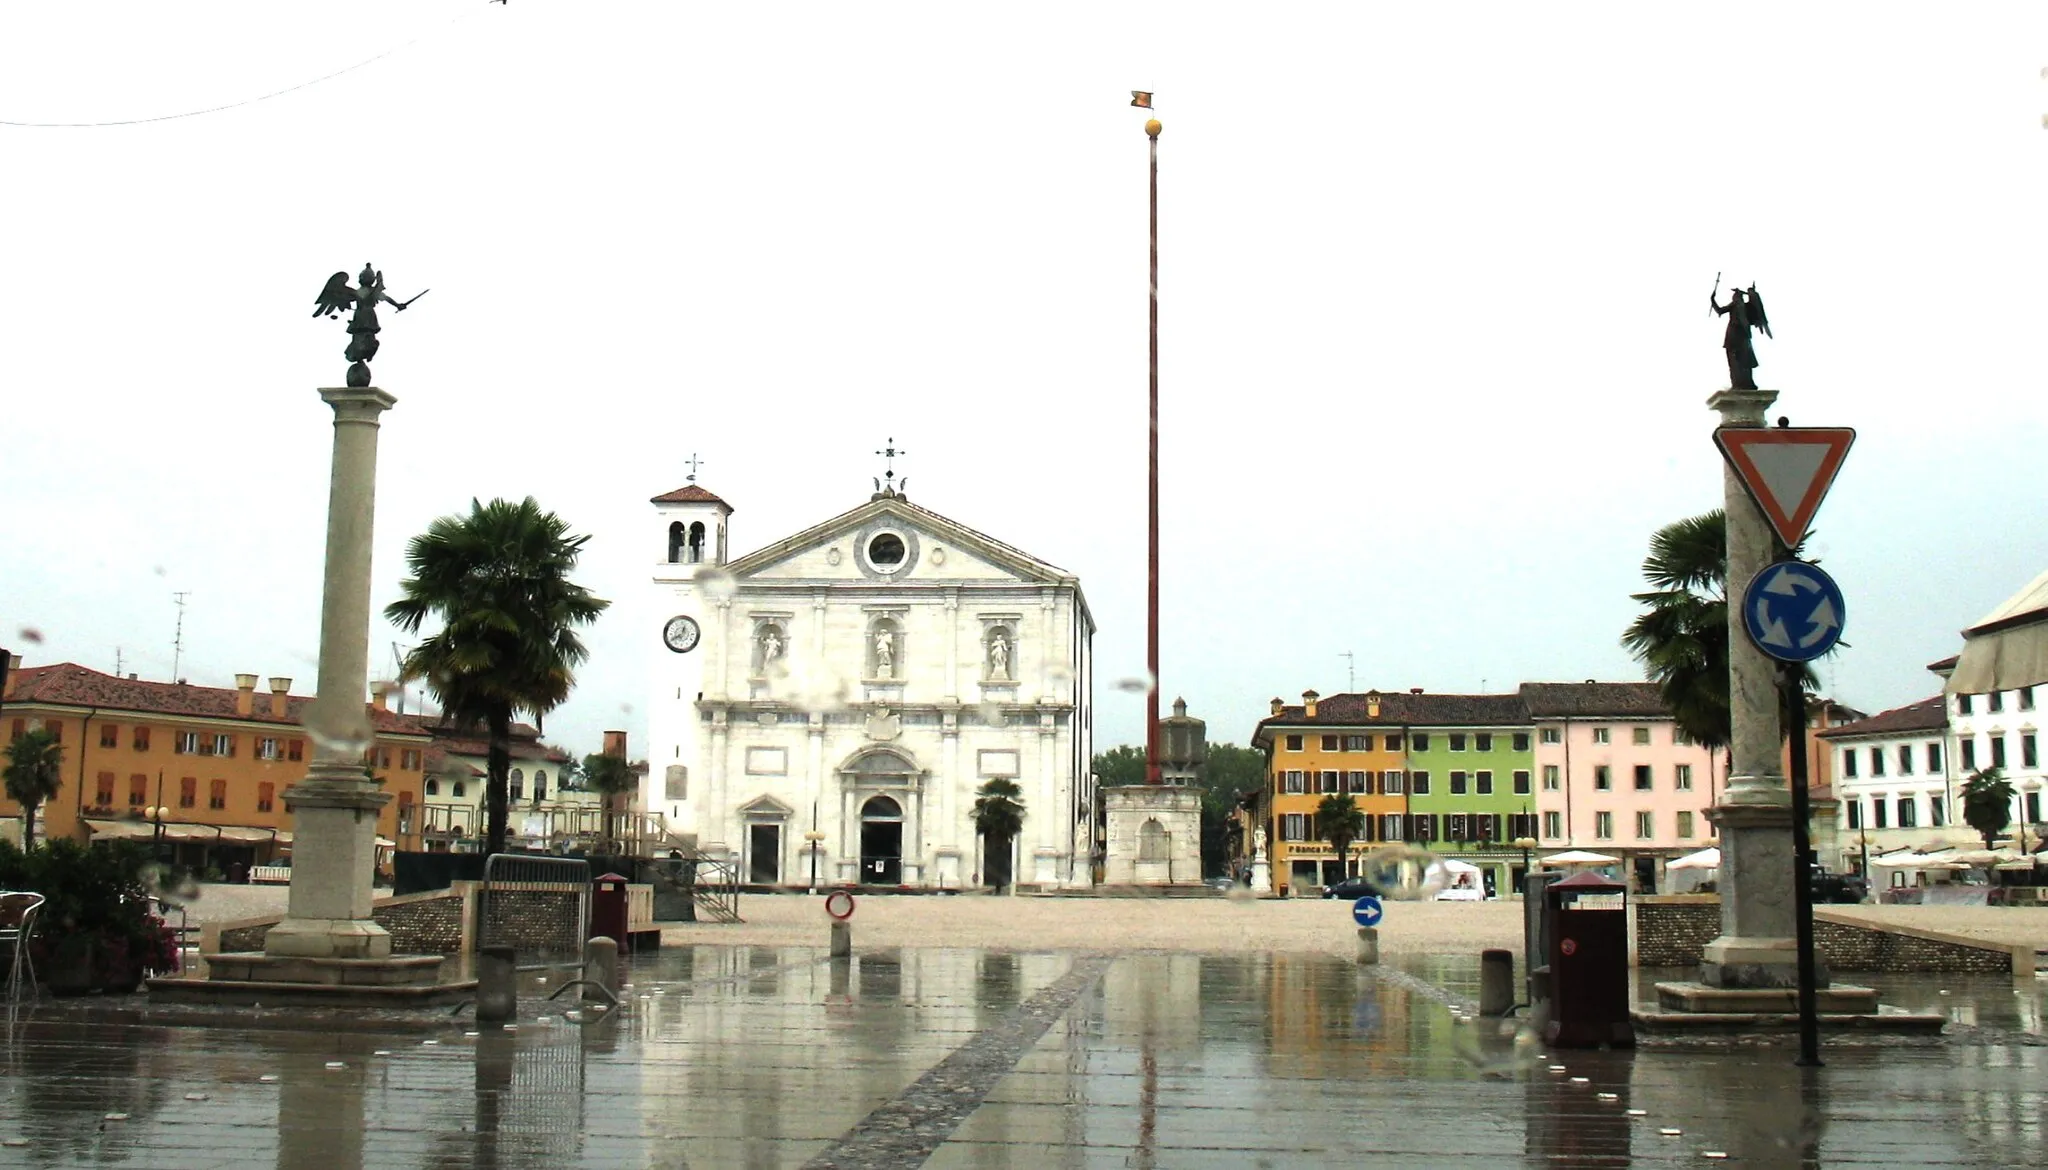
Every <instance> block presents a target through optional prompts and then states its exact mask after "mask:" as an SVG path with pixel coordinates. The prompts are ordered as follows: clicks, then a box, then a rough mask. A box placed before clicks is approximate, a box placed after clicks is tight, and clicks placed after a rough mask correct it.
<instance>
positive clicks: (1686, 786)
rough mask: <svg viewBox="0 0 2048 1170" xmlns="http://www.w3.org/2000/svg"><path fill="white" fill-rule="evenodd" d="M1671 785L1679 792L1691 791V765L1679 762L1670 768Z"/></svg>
mask: <svg viewBox="0 0 2048 1170" xmlns="http://www.w3.org/2000/svg"><path fill="white" fill-rule="evenodd" d="M1671 786H1672V787H1673V788H1676V789H1677V790H1678V791H1680V792H1691V791H1692V765H1691V764H1679V765H1678V766H1677V767H1674V768H1673V769H1671Z"/></svg>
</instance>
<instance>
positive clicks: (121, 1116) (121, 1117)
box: [107, 1113, 128, 1121]
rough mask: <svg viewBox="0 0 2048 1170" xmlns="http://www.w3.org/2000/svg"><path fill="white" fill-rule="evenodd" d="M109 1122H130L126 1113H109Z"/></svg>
mask: <svg viewBox="0 0 2048 1170" xmlns="http://www.w3.org/2000/svg"><path fill="white" fill-rule="evenodd" d="M107 1120H108V1121H126V1120H128V1115H127V1114H126V1113H109V1114H107Z"/></svg>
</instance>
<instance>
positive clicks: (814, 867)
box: [804, 829, 825, 894]
mask: <svg viewBox="0 0 2048 1170" xmlns="http://www.w3.org/2000/svg"><path fill="white" fill-rule="evenodd" d="M804 840H805V841H807V842H809V849H810V851H811V892H812V893H813V894H815V893H817V892H818V854H819V852H820V851H822V850H823V849H824V848H825V834H823V833H820V832H819V831H818V830H816V829H812V830H811V831H810V832H808V833H805V834H804Z"/></svg>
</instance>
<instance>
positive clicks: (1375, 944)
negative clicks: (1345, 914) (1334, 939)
mask: <svg viewBox="0 0 2048 1170" xmlns="http://www.w3.org/2000/svg"><path fill="white" fill-rule="evenodd" d="M1358 961H1359V963H1360V964H1371V963H1377V962H1379V961H1380V928H1379V927H1377V926H1361V927H1359V928H1358Z"/></svg>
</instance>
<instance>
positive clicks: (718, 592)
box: [697, 565, 740, 601]
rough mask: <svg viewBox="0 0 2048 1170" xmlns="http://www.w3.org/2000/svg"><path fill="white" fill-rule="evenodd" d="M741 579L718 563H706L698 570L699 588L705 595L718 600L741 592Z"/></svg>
mask: <svg viewBox="0 0 2048 1170" xmlns="http://www.w3.org/2000/svg"><path fill="white" fill-rule="evenodd" d="M739 587H740V583H739V579H738V578H736V577H734V576H733V575H732V574H731V573H729V572H727V571H726V570H724V569H723V568H720V567H719V566H717V565H706V566H704V567H703V568H701V569H699V570H697V588H698V589H699V590H701V591H702V592H703V594H704V596H705V597H707V598H709V599H711V600H714V601H717V600H722V599H724V598H728V597H731V596H732V595H733V594H735V593H737V592H739Z"/></svg>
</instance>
